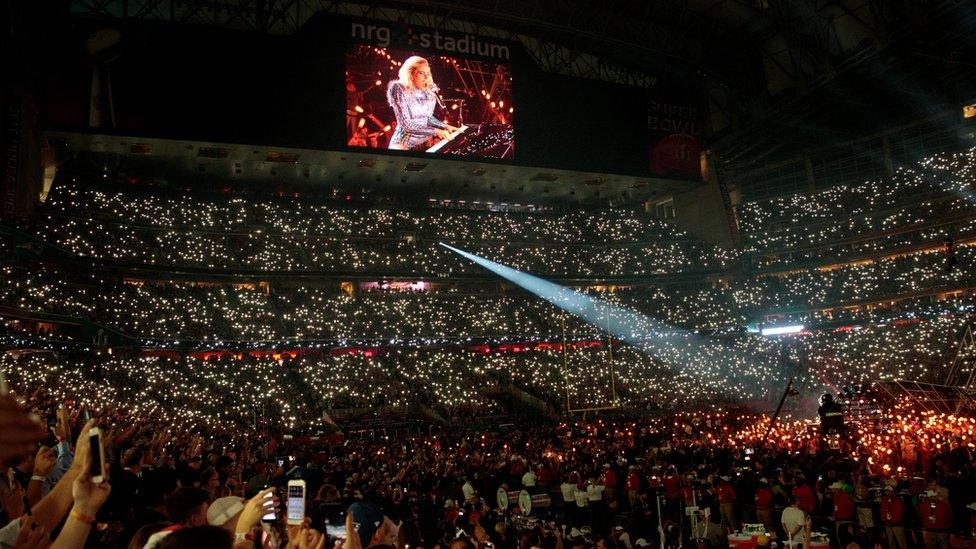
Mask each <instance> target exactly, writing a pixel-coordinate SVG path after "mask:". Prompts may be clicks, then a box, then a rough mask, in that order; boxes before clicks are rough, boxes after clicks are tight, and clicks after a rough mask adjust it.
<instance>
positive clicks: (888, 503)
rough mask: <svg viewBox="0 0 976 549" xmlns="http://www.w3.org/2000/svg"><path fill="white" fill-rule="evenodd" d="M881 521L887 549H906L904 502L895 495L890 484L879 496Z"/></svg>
mask: <svg viewBox="0 0 976 549" xmlns="http://www.w3.org/2000/svg"><path fill="white" fill-rule="evenodd" d="M881 522H882V523H883V524H884V527H885V535H887V536H888V547H889V549H908V542H907V541H906V540H905V503H904V502H903V501H902V500H901V498H900V497H898V496H896V495H895V491H894V487H893V486H891V485H889V486H887V487H886V488H885V495H884V497H883V498H881Z"/></svg>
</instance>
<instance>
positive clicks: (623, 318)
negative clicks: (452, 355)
mask: <svg viewBox="0 0 976 549" xmlns="http://www.w3.org/2000/svg"><path fill="white" fill-rule="evenodd" d="M439 244H440V245H441V246H443V247H445V248H447V249H449V250H451V251H453V252H455V253H457V254H459V255H461V256H462V257H464V258H466V259H469V260H471V261H473V262H474V263H476V264H478V265H480V266H482V267H484V268H485V269H487V270H489V271H491V272H493V273H495V274H496V275H498V276H500V277H502V278H504V279H505V280H508V281H509V282H512V283H513V284H516V285H518V286H519V287H521V288H523V289H524V290H526V291H528V292H531V293H533V294H535V295H537V296H539V297H541V298H542V299H545V300H546V301H548V302H549V303H552V304H553V305H555V306H556V307H559V308H560V309H562V310H564V311H566V312H568V313H570V314H572V315H575V316H577V317H579V318H581V319H583V320H585V321H587V322H589V323H590V324H592V325H594V326H596V327H598V328H600V329H602V330H606V331H607V332H608V333H610V335H612V336H613V337H616V338H617V339H620V340H622V341H626V342H627V343H630V344H632V345H639V344H641V343H642V342H644V341H645V340H646V338H647V334H646V333H643V332H642V331H641V330H634V329H628V328H629V327H637V326H641V325H644V326H647V325H648V324H651V325H653V326H654V328H655V329H657V328H660V333H656V334H654V335H655V336H658V337H664V336H666V335H667V334H668V333H669V332H670V333H672V334H674V333H675V332H677V331H679V329H678V328H674V327H671V326H667V325H664V324H661V323H658V322H656V321H653V320H651V319H649V318H647V317H646V316H644V315H642V314H640V313H637V312H634V311H631V310H629V309H625V308H623V307H619V306H616V305H613V304H611V303H607V302H606V301H603V300H601V299H597V298H595V297H591V296H588V295H585V294H582V293H580V292H578V291H576V290H574V289H572V288H567V287H565V286H560V285H559V284H556V283H553V282H549V281H548V280H545V279H543V278H539V277H537V276H534V275H531V274H528V273H524V272H522V271H518V270H515V269H513V268H511V267H508V266H506V265H502V264H501V263H495V262H494V261H491V260H489V259H485V258H483V257H480V256H477V255H474V254H472V253H470V252H466V251H464V250H460V249H458V248H455V247H453V246H450V245H447V244H445V243H443V242H440V243H439ZM607 315H609V317H610V321H609V322H608V316H607Z"/></svg>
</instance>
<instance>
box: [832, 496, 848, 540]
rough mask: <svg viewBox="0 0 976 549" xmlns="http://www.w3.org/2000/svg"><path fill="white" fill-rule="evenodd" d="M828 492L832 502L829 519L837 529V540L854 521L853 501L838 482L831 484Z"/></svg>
mask: <svg viewBox="0 0 976 549" xmlns="http://www.w3.org/2000/svg"><path fill="white" fill-rule="evenodd" d="M830 491H831V500H832V501H833V502H834V510H833V513H832V514H831V517H832V518H833V519H834V524H835V525H836V527H837V539H838V540H839V539H840V538H841V532H842V531H844V530H845V529H846V528H847V525H848V524H850V523H851V522H852V521H853V520H854V499H853V498H852V497H851V495H850V494H848V493H847V491H846V490H844V485H843V484H841V483H839V482H835V483H833V484H831V485H830Z"/></svg>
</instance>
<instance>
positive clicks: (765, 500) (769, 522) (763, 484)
mask: <svg viewBox="0 0 976 549" xmlns="http://www.w3.org/2000/svg"><path fill="white" fill-rule="evenodd" d="M755 505H756V521H757V522H759V523H760V524H763V525H765V526H766V531H768V532H772V531H774V524H773V489H772V488H770V487H769V480H768V479H765V478H761V479H759V487H758V488H756V499H755Z"/></svg>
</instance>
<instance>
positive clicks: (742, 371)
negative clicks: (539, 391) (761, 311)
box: [439, 242, 777, 397]
mask: <svg viewBox="0 0 976 549" xmlns="http://www.w3.org/2000/svg"><path fill="white" fill-rule="evenodd" d="M439 244H440V245H441V246H443V247H444V248H446V249H448V250H451V251H452V252H455V253H457V254H458V255H460V256H462V257H464V258H465V259H468V260H470V261H472V262H473V263H475V264H477V265H480V266H481V267H483V268H485V269H486V270H488V271H490V272H492V273H494V274H496V275H498V276H499V277H501V278H503V279H505V280H508V281H509V282H512V283H513V284H515V285H517V286H519V287H520V288H522V289H524V290H526V291H528V292H530V293H532V294H534V295H536V296H538V297H540V298H542V299H544V300H546V301H548V302H549V303H552V304H553V305H555V306H556V307H558V308H560V309H562V310H564V311H566V312H568V313H570V314H572V315H574V316H576V317H578V318H580V319H582V320H584V321H586V322H588V323H589V324H592V325H593V326H595V327H597V328H598V329H600V330H602V331H605V332H607V333H609V334H610V335H611V336H612V337H614V338H617V339H619V340H621V341H624V342H626V343H627V344H629V345H631V346H632V347H634V348H635V349H638V350H639V351H641V352H643V353H645V354H647V355H648V356H651V357H653V358H654V359H655V361H656V362H658V363H659V364H662V365H664V366H665V367H667V368H668V369H671V370H672V371H673V372H674V376H676V377H677V378H681V379H686V380H689V381H690V380H695V381H693V382H694V383H698V384H703V385H705V386H707V387H709V388H710V389H712V390H713V391H714V394H715V395H716V397H718V396H719V395H721V394H723V393H725V392H726V391H728V390H729V389H732V390H733V391H735V390H742V389H747V390H755V391H758V392H761V393H765V394H766V395H767V396H768V395H769V394H771V393H770V392H769V390H770V389H769V385H768V384H769V383H770V382H774V378H776V377H777V376H776V374H775V373H773V372H770V371H769V370H768V369H767V368H768V366H769V362H768V357H765V356H761V355H758V354H753V353H752V352H750V351H746V352H742V351H739V352H735V351H733V350H732V349H729V348H728V347H726V346H725V345H723V344H721V343H719V342H717V341H715V340H712V339H710V338H707V337H705V336H702V335H700V334H698V333H696V332H693V331H690V330H686V329H684V328H679V327H676V326H671V325H668V324H665V323H663V322H660V321H657V320H654V319H652V318H649V317H647V316H646V315H643V314H641V313H638V312H636V311H633V310H630V309H627V308H624V307H621V306H618V305H614V304H612V303H608V302H606V301H604V300H601V299H597V298H595V297H591V296H588V295H585V294H583V293H581V292H578V291H576V290H573V289H571V288H567V287H565V286H560V285H558V284H555V283H553V282H549V281H548V280H545V279H542V278H539V277H537V276H534V275H531V274H528V273H524V272H521V271H518V270H516V269H513V268H511V267H508V266H506V265H502V264H500V263H496V262H494V261H491V260H488V259H485V258H483V257H480V256H477V255H474V254H472V253H470V252H466V251H464V250H461V249H458V248H455V247H453V246H450V245H448V244H445V243H443V242H440V243H439ZM764 365H765V366H766V367H767V368H763V366H764ZM754 366H759V368H758V369H755V368H753V367H754ZM702 368H704V370H703V369H702ZM762 370H766V373H764V374H761V373H759V372H761V371H762Z"/></svg>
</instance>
